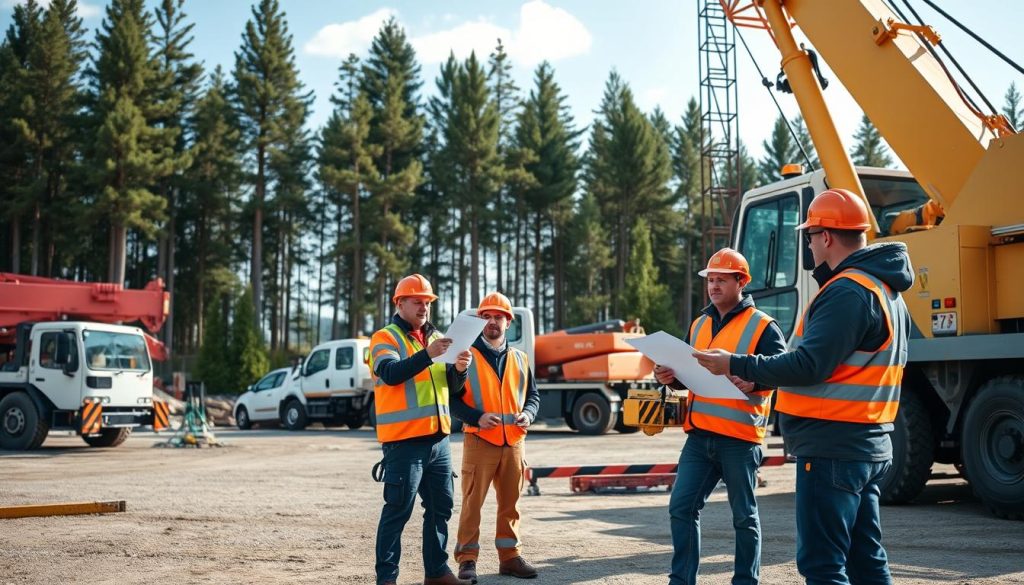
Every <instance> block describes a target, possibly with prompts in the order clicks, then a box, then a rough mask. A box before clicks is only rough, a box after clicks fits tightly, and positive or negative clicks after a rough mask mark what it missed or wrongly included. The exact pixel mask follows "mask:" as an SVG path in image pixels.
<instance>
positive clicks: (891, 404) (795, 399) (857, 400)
mask: <svg viewBox="0 0 1024 585" xmlns="http://www.w3.org/2000/svg"><path fill="white" fill-rule="evenodd" d="M840 278H846V279H849V280H852V281H853V282H856V283H857V284H859V285H861V286H863V287H864V288H866V289H868V290H869V291H871V292H872V293H873V294H874V295H875V296H876V297H878V300H879V301H880V303H881V305H882V311H883V312H884V313H885V323H886V326H887V327H888V330H889V337H888V338H887V339H886V340H885V343H883V344H882V346H881V347H879V348H878V349H877V350H875V351H859V350H858V351H854V352H853V353H851V354H850V355H849V356H848V357H847V358H846V359H845V360H843V362H842V363H841V364H839V365H838V366H836V369H835V371H833V372H832V375H831V376H829V377H828V379H827V380H825V381H824V382H822V383H821V384H815V385H813V386H797V387H787V388H779V398H778V401H777V403H776V405H775V407H776V409H777V410H778V411H779V412H784V413H786V414H791V415H793V416H800V417H804V418H817V419H824V420H834V421H843V422H852V423H890V422H893V421H894V420H896V410H897V409H898V408H899V404H900V382H901V380H902V379H903V366H905V365H906V363H907V331H906V330H905V322H904V319H901V318H895V319H894V316H895V317H899V316H901V315H906V314H907V306H906V305H905V304H904V303H903V297H901V296H900V295H899V293H896V292H893V291H892V289H891V288H890V287H889V286H887V285H886V284H885V283H884V282H882V281H880V280H878V279H877V278H875V277H874V276H871V275H870V274H867V273H866V272H861V271H860V270H853V269H849V270H844V271H842V272H840V273H839V274H837V275H835V276H833V277H832V278H831V279H830V280H829V281H828V282H826V283H825V285H824V286H822V287H821V290H819V291H818V294H821V291H823V290H825V289H826V288H828V286H829V285H830V284H832V283H833V282H835V281H837V280H839V279H840ZM815 298H817V297H815ZM813 305H814V301H813V300H812V301H811V304H810V305H808V307H807V309H806V310H804V314H803V316H802V317H801V318H800V323H799V324H798V325H797V327H796V333H795V334H794V336H793V342H792V345H793V349H796V348H797V347H799V345H800V340H801V338H802V337H803V333H804V321H805V320H806V318H807V312H808V311H809V310H810V308H811V307H812V306H813ZM852 318H855V319H862V318H863V316H862V315H859V314H858V315H854V316H852Z"/></svg>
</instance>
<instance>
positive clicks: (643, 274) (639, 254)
mask: <svg viewBox="0 0 1024 585" xmlns="http://www.w3.org/2000/svg"><path fill="white" fill-rule="evenodd" d="M630 237H631V239H632V240H633V241H632V248H631V250H630V255H629V269H628V271H627V273H626V289H625V293H624V294H623V300H624V301H625V306H626V311H627V312H628V313H627V315H626V316H627V318H630V319H633V318H638V319H640V323H641V324H642V325H643V326H644V327H645V328H647V329H650V330H652V331H667V332H669V333H672V334H673V335H679V333H680V331H679V325H678V324H677V323H676V322H675V318H674V316H673V314H672V308H671V301H670V299H669V294H668V287H667V286H665V285H664V284H662V283H661V281H660V279H659V276H658V272H659V271H658V267H657V266H655V265H654V254H653V253H652V251H651V232H650V229H649V228H648V227H647V222H646V221H645V220H644V219H643V218H639V219H637V220H636V225H635V226H633V230H632V232H631V234H630Z"/></svg>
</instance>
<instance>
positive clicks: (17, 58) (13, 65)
mask: <svg viewBox="0 0 1024 585" xmlns="http://www.w3.org/2000/svg"><path fill="white" fill-rule="evenodd" d="M11 20H12V22H11V26H10V28H8V30H7V34H6V36H5V38H4V41H3V45H2V47H0V81H3V85H2V87H3V89H4V91H2V92H0V115H2V118H0V179H2V181H0V194H2V198H0V203H2V204H3V207H2V212H0V213H3V215H4V216H5V217H6V219H7V221H8V223H9V226H10V228H9V229H10V259H11V269H12V270H13V271H14V272H21V271H22V257H21V252H22V246H23V242H22V237H23V233H22V232H23V226H24V221H25V219H26V217H31V212H32V211H33V209H34V207H35V202H34V197H33V189H32V185H33V183H34V182H35V181H34V179H35V177H33V175H32V171H33V166H34V165H33V164H32V157H31V156H30V155H31V152H32V146H31V144H26V141H25V138H26V135H25V132H24V131H23V129H22V128H19V127H18V125H16V124H14V123H13V121H14V120H17V119H19V118H24V117H25V116H26V109H32V108H31V106H32V103H33V102H32V99H31V97H30V96H31V86H30V83H29V77H30V71H31V66H30V63H31V61H30V55H31V53H32V50H33V47H35V46H36V45H37V44H38V43H39V36H40V34H41V31H40V29H41V21H42V9H41V8H40V7H39V4H38V2H36V1H35V0H29V1H28V2H26V3H25V4H20V5H17V6H15V7H14V12H13V14H12V18H11Z"/></svg>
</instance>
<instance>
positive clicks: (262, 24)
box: [233, 0, 300, 314]
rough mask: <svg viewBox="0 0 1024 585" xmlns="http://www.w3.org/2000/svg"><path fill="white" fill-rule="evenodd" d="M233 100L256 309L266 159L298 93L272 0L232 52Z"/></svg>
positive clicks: (288, 43)
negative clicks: (244, 161) (245, 179)
mask: <svg viewBox="0 0 1024 585" xmlns="http://www.w3.org/2000/svg"><path fill="white" fill-rule="evenodd" d="M234 77H235V83H234V87H233V90H234V91H233V94H234V95H233V101H234V102H235V104H236V108H237V110H238V116H239V124H240V126H239V127H240V128H241V130H242V133H243V137H244V140H245V144H246V147H247V149H248V151H249V152H250V154H251V158H252V159H253V161H254V165H255V167H256V168H255V169H254V171H253V172H252V175H251V176H252V187H253V192H252V199H251V201H250V202H249V210H248V211H249V212H250V213H251V214H252V252H251V255H250V262H251V264H250V276H249V277H250V282H251V283H252V290H253V302H254V303H255V305H254V306H255V309H256V311H257V314H262V311H263V309H264V298H263V297H264V282H263V277H264V256H265V251H264V249H263V236H264V226H263V223H264V219H265V216H266V204H267V195H268V184H269V183H270V177H269V170H268V165H269V163H270V158H271V156H273V153H274V152H275V151H281V150H283V149H285V148H286V141H287V138H288V137H287V135H286V132H287V127H286V125H285V122H286V121H287V119H288V112H289V109H290V108H293V107H294V102H295V101H296V100H297V99H299V97H298V92H299V91H300V84H299V80H298V70H297V67H296V65H295V50H294V48H293V46H292V35H291V34H290V33H289V32H288V24H287V22H285V18H284V14H283V13H282V12H281V8H280V6H279V4H278V1H277V0H260V3H259V5H258V6H253V7H252V18H250V19H249V21H248V22H247V23H246V25H245V31H244V32H243V33H242V46H241V47H240V48H239V50H238V51H237V52H236V53H235V69H234Z"/></svg>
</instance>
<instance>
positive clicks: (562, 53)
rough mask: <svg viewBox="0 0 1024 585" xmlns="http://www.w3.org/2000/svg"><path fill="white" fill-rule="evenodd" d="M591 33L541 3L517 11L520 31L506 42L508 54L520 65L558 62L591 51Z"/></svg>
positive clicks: (539, 0)
mask: <svg viewBox="0 0 1024 585" xmlns="http://www.w3.org/2000/svg"><path fill="white" fill-rule="evenodd" d="M591 40H592V39H591V36H590V31H588V30H587V27H586V26H584V24H583V23H582V22H580V21H579V19H577V18H576V17H575V16H573V15H572V14H570V13H569V12H568V11H566V10H563V9H561V8H555V7H554V6H551V5H550V4H547V3H546V2H544V1H543V0H531V1H530V2H527V3H526V4H523V6H522V8H520V9H519V29H518V30H516V32H515V35H514V36H513V38H512V41H511V42H510V43H509V49H508V51H509V55H510V56H511V57H512V59H513V60H515V61H516V62H517V63H520V64H522V65H527V66H529V65H535V64H537V63H540V62H541V61H544V60H545V59H546V60H548V61H557V60H560V59H566V58H568V57H575V56H576V55H583V54H585V53H587V52H588V51H590V43H591Z"/></svg>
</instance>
